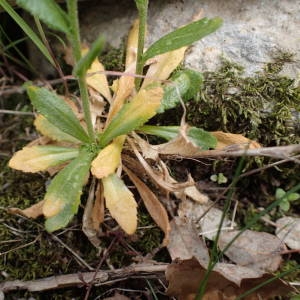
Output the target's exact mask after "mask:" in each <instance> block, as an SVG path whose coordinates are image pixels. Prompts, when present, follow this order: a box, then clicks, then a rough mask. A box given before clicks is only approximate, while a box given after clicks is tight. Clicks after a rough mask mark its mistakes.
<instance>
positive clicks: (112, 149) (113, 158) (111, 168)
mask: <svg viewBox="0 0 300 300" xmlns="http://www.w3.org/2000/svg"><path fill="white" fill-rule="evenodd" d="M124 140H125V136H124V135H123V136H119V137H117V138H116V139H114V141H113V142H112V143H111V144H109V145H108V146H106V147H105V148H104V149H102V150H101V151H100V152H99V154H98V156H97V157H96V158H95V159H94V160H93V162H92V168H91V172H92V174H93V175H94V176H96V177H97V178H99V179H100V178H103V177H106V176H108V175H110V174H112V173H114V172H115V170H116V169H117V167H118V166H119V165H120V163H121V152H122V147H123V143H124Z"/></svg>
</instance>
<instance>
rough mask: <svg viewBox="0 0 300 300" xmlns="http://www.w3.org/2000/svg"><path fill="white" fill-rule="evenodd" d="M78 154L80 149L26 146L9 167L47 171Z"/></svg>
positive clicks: (15, 155) (14, 157)
mask: <svg viewBox="0 0 300 300" xmlns="http://www.w3.org/2000/svg"><path fill="white" fill-rule="evenodd" d="M77 155H78V149H75V148H64V147H56V146H33V147H24V148H23V149H22V150H20V151H18V152H16V153H15V154H14V156H13V157H12V158H11V159H10V161H9V164H8V165H9V167H11V168H13V169H16V170H20V171H23V172H32V173H35V172H39V171H45V170H47V169H48V168H49V167H52V166H56V165H59V164H61V163H63V162H65V161H68V160H71V159H73V158H75V157H76V156H77Z"/></svg>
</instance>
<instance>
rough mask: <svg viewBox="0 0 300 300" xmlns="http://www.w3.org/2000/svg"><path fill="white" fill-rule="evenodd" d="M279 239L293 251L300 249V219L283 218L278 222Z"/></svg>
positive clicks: (277, 233)
mask: <svg viewBox="0 0 300 300" xmlns="http://www.w3.org/2000/svg"><path fill="white" fill-rule="evenodd" d="M276 225H277V227H276V235H277V237H278V238H279V239H280V240H281V241H282V242H284V243H286V244H287V246H288V247H289V248H291V249H300V219H299V218H295V217H282V218H280V219H278V220H277V221H276Z"/></svg>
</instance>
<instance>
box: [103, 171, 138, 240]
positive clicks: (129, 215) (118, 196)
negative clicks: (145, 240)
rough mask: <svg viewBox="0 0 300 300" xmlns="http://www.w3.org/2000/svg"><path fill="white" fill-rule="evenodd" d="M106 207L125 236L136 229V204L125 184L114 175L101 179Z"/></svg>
mask: <svg viewBox="0 0 300 300" xmlns="http://www.w3.org/2000/svg"><path fill="white" fill-rule="evenodd" d="M102 183H103V188H104V197H105V203H106V207H107V208H108V210H109V212H110V214H111V216H112V217H113V218H114V219H115V220H116V221H117V222H118V224H119V225H120V226H121V227H122V229H123V230H124V231H125V232H126V233H127V234H133V233H134V232H135V230H136V227H137V204H136V202H135V200H134V197H133V195H132V193H131V192H130V191H129V189H128V188H127V186H126V185H125V183H124V182H123V181H122V180H121V179H120V178H119V177H118V176H117V175H116V174H115V173H113V174H111V175H110V176H108V177H104V178H103V179H102Z"/></svg>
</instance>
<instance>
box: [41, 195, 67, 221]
mask: <svg viewBox="0 0 300 300" xmlns="http://www.w3.org/2000/svg"><path fill="white" fill-rule="evenodd" d="M52 196H53V195H51V197H47V198H45V199H44V200H45V202H44V205H43V214H44V216H45V217H46V218H51V217H54V216H56V215H57V214H58V213H59V212H60V211H61V210H62V209H63V208H64V206H65V204H64V201H63V199H61V198H58V197H55V198H53V197H52Z"/></svg>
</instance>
